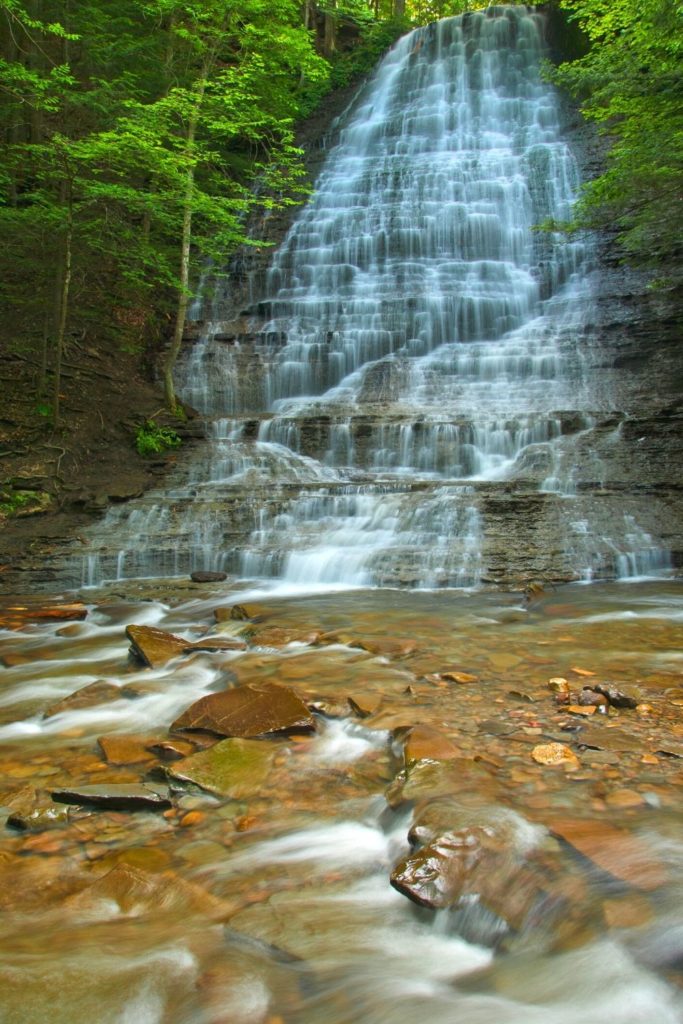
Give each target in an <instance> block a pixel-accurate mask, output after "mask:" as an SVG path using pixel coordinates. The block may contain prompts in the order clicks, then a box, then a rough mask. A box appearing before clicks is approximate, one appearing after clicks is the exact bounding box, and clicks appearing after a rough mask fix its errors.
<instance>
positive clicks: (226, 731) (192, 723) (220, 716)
mask: <svg viewBox="0 0 683 1024" xmlns="http://www.w3.org/2000/svg"><path fill="white" fill-rule="evenodd" d="M314 728H315V719H314V717H313V715H312V714H311V712H310V711H309V710H308V708H307V707H306V705H305V704H304V703H303V701H302V700H300V699H299V698H298V697H297V695H296V694H295V693H294V691H293V690H289V689H287V688H286V687H284V686H266V685H263V686H260V687H256V686H240V687H237V688H236V689H234V690H226V691H225V692H223V693H211V694H209V696H208V697H202V698H201V700H198V701H196V703H194V704H192V706H191V707H189V708H188V709H187V711H185V712H183V714H182V715H181V716H180V718H177V719H176V720H175V722H173V724H172V726H171V729H172V730H179V729H204V730H207V731H208V732H214V733H217V734H218V735H219V736H240V737H243V738H246V737H250V736H251V737H253V736H265V735H267V734H268V733H276V732H284V731H287V730H303V731H311V730H313V729H314Z"/></svg>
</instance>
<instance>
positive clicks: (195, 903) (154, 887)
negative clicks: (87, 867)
mask: <svg viewBox="0 0 683 1024" xmlns="http://www.w3.org/2000/svg"><path fill="white" fill-rule="evenodd" d="M65 903H66V906H67V907H68V908H69V910H71V911H74V910H77V911H86V912H87V911H98V908H99V907H100V906H101V904H102V903H106V904H109V905H111V904H112V903H113V904H115V905H116V906H117V907H118V910H119V912H120V913H121V914H124V915H133V916H135V917H139V916H140V915H142V914H147V913H149V914H154V915H155V916H156V915H158V914H173V915H177V914H178V913H182V914H187V915H193V914H201V915H202V916H205V917H207V918H208V919H209V920H221V919H224V918H225V917H227V916H228V915H229V913H230V912H231V910H232V906H231V905H230V904H227V903H224V902H223V901H221V900H218V899H216V898H215V897H214V896H212V895H211V894H210V893H208V892H206V891H205V890H204V889H202V888H201V887H200V886H198V885H194V884H192V883H191V882H186V881H185V880H184V879H182V878H180V876H178V875H176V874H174V873H173V872H171V871H164V872H163V873H162V874H160V873H157V872H148V871H144V870H142V869H141V868H139V867H135V866H133V865H131V864H117V865H116V867H114V868H112V870H111V871H109V872H108V873H107V874H106V875H104V876H103V877H102V878H98V879H97V881H95V882H93V884H92V885H89V886H88V887H87V888H86V889H83V890H82V891H81V892H79V893H77V894H75V895H73V896H70V897H68V898H67V900H66V901H65Z"/></svg>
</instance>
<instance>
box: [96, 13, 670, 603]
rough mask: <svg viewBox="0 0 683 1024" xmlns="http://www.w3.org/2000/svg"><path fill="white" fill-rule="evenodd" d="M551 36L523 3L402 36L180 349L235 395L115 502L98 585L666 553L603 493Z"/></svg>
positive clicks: (624, 566) (464, 578) (321, 577)
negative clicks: (168, 472)
mask: <svg viewBox="0 0 683 1024" xmlns="http://www.w3.org/2000/svg"><path fill="white" fill-rule="evenodd" d="M543 52H544V48H543V20H542V16H541V15H540V14H538V13H537V12H532V11H530V10H527V9H525V8H521V7H514V8H513V7H491V8H488V9H487V10H485V11H479V12H472V13H469V14H465V15H462V16H460V17H457V18H451V19H447V20H445V21H442V22H439V23H437V24H434V25H430V26H428V27H427V28H424V29H419V30H418V31H416V32H413V33H412V34H410V35H408V36H406V37H405V38H403V39H402V40H400V41H399V43H398V44H397V45H396V46H395V48H394V49H393V50H392V51H391V52H390V53H389V54H388V55H387V57H386V58H385V59H384V61H383V62H382V63H381V65H380V66H379V68H378V70H377V72H376V74H375V76H374V78H373V79H372V81H371V82H370V83H369V84H368V85H367V86H366V87H365V88H364V89H363V90H362V91H361V93H360V94H359V96H358V97H357V99H356V101H355V103H354V105H353V107H352V109H351V111H350V112H349V114H348V116H347V118H346V122H345V124H344V127H343V128H342V130H341V132H340V134H339V140H338V142H337V144H336V146H335V147H334V149H333V150H332V151H331V152H330V153H329V155H328V159H327V161H326V164H325V166H324V169H323V171H322V174H321V175H320V178H319V180H318V182H317V186H316V190H315V194H314V196H313V197H312V199H311V201H310V202H309V203H308V205H307V206H306V207H305V209H304V210H303V211H302V212H301V214H300V216H299V217H298V219H297V220H296V222H295V224H294V225H293V227H292V228H291V230H290V232H289V234H288V236H287V238H286V239H285V241H284V243H283V244H282V246H281V247H280V249H279V251H278V252H277V253H276V254H275V258H274V260H273V263H272V266H271V269H270V271H269V273H268V277H267V283H266V288H265V292H264V293H263V294H260V293H259V294H254V295H253V297H252V298H253V301H252V303H251V306H250V307H249V309H248V310H246V311H243V313H242V319H243V320H244V318H245V317H248V318H250V321H251V322H250V328H249V334H248V335H246V336H243V340H242V341H240V339H239V337H238V339H237V341H236V343H233V344H232V345H228V344H226V343H225V340H224V339H225V332H224V331H222V330H221V328H222V326H224V325H222V324H221V322H220V321H217V320H214V321H213V322H212V323H211V324H210V325H209V327H208V329H207V331H206V334H205V337H204V338H203V340H202V341H201V342H200V343H199V344H197V345H196V346H194V348H193V350H192V352H191V353H190V355H189V356H188V357H187V359H186V361H185V364H184V367H183V368H181V372H182V373H183V381H181V393H182V394H183V397H184V398H185V399H186V400H187V401H188V402H189V403H190V404H192V405H194V406H195V407H197V408H198V409H199V410H200V411H201V412H202V413H204V414H207V415H209V416H213V417H220V418H217V419H216V421H215V424H214V426H213V428H212V440H211V443H210V444H209V445H208V449H209V452H208V455H207V457H206V458H204V459H202V458H199V459H195V461H194V463H193V465H192V466H191V467H190V468H189V470H186V475H185V477H184V478H183V479H182V480H181V479H179V480H178V481H177V482H176V484H175V486H174V488H173V489H172V491H171V493H170V494H167V495H166V497H165V498H164V505H163V508H159V509H156V508H155V507H154V506H152V508H149V499H147V500H146V506H145V510H143V511H142V512H139V511H137V510H131V509H128V510H123V511H118V512H117V513H116V514H115V515H113V516H110V524H109V525H110V526H111V530H108V531H107V534H108V540H107V543H108V545H109V551H106V550H102V551H101V552H100V553H99V554H98V555H96V556H91V558H90V561H89V570H88V572H89V581H94V579H95V578H97V577H101V576H111V575H112V574H117V575H121V574H123V575H126V576H134V575H150V574H169V573H170V574H173V573H180V572H184V571H187V570H188V569H194V568H211V569H215V568H224V569H227V570H228V571H230V572H233V573H236V574H240V575H248V576H256V577H264V576H265V577H273V576H275V577H284V578H286V579H290V580H293V581H305V582H309V583H310V582H315V581H318V582H324V583H363V584H365V583H373V584H383V583H384V584H402V585H422V586H432V585H450V586H454V585H455V586H459V585H471V584H475V583H477V582H478V581H479V580H480V579H485V580H486V579H491V580H492V581H494V582H510V581H511V580H513V579H518V578H519V577H520V576H524V575H525V574H526V575H529V574H531V575H533V574H534V573H536V572H539V573H541V574H545V575H547V576H551V577H553V578H556V579H571V578H576V577H577V576H580V575H582V574H583V575H586V574H590V573H592V572H602V573H604V574H607V575H619V574H623V571H624V570H626V571H627V572H628V571H629V570H630V568H632V567H634V566H635V567H637V568H642V567H643V566H644V565H645V564H646V563H647V564H648V565H649V566H654V565H657V566H658V567H661V566H662V565H665V564H666V563H667V556H666V553H665V552H664V551H663V550H662V549H661V547H660V546H659V545H658V544H657V542H656V541H655V540H653V538H652V534H653V533H656V529H655V528H654V527H653V524H652V523H651V522H649V521H648V522H647V523H645V524H641V523H640V522H638V521H636V519H634V518H633V517H631V519H632V522H631V523H630V525H629V528H628V529H627V530H625V531H624V530H617V531H616V533H614V531H613V532H612V533H610V529H612V528H613V524H614V507H613V505H610V504H609V502H608V503H607V504H605V503H603V506H599V507H598V504H596V501H595V498H594V492H595V491H596V487H597V485H596V481H595V475H594V467H593V462H594V458H593V456H594V451H593V448H594V438H595V435H594V428H595V426H596V423H598V422H599V416H600V411H601V410H602V412H603V414H604V412H605V411H606V410H609V409H610V408H611V401H612V399H611V397H610V396H609V394H605V393H604V390H605V389H604V388H603V389H602V390H601V391H599V390H598V388H597V387H596V382H595V380H594V379H593V375H592V374H590V373H587V372H586V371H585V369H584V353H585V350H586V348H587V346H588V345H589V341H588V340H587V333H588V332H587V326H586V325H587V324H588V322H589V319H590V310H591V273H590V270H591V256H590V252H589V251H587V248H586V245H585V243H584V241H582V240H577V239H576V238H571V237H567V236H563V235H560V234H556V233H549V232H542V231H535V230H534V226H535V225H538V224H540V223H542V222H543V221H545V220H548V219H549V218H551V219H554V220H558V221H562V220H566V219H567V218H568V216H569V214H570V211H571V207H572V203H573V201H574V198H575V195H576V190H577V187H578V184H579V174H578V170H577V165H576V161H575V159H574V156H573V155H572V152H571V150H570V148H569V146H568V145H567V143H566V141H564V140H563V137H562V133H561V125H560V120H561V119H560V107H559V103H558V99H557V97H556V95H555V93H554V91H553V89H552V88H551V87H550V86H549V85H548V84H546V83H545V82H544V81H543V80H542V78H541V75H540V68H539V66H540V61H541V58H542V57H543ZM245 338H248V339H249V340H248V341H247V340H244V339H245ZM226 416H229V417H230V419H227V420H226V419H225V418H224V417H226ZM188 474H189V481H188ZM582 484H585V485H586V486H585V488H584V490H585V494H583V495H582V494H581V493H579V492H580V490H581V486H582ZM598 484H599V486H600V487H602V489H603V490H604V480H600V481H598ZM511 496H512V497H511ZM520 496H521V497H522V498H524V501H523V502H522V505H520V500H521V499H520ZM152 500H153V499H152ZM616 500H617V507H619V506H620V501H619V499H616ZM520 509H521V511H520ZM620 514H621V517H622V518H623V514H624V513H623V509H621V511H620ZM136 516H137V517H138V519H139V518H140V516H142V517H143V518H144V520H145V523H144V528H145V536H146V543H145V547H144V550H143V549H141V545H140V543H139V539H138V534H136V531H135V526H136ZM577 524H579V525H578V526H577ZM511 532H514V534H515V538H514V541H511V536H510V534H511ZM639 536H640V537H644V538H645V543H646V549H643V552H640V550H639V549H638V550H636V549H634V550H631V549H629V550H626V546H625V545H627V544H628V543H630V542H631V541H635V540H637V538H638V537H639ZM115 544H118V551H116V552H115V551H114V550H113V549H112V545H115ZM510 548H514V549H515V550H514V551H512V552H510ZM645 552H647V554H646V553H645ZM653 552H654V555H653V554H652V553H653ZM544 559H545V562H544Z"/></svg>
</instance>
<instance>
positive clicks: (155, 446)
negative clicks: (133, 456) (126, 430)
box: [135, 420, 182, 455]
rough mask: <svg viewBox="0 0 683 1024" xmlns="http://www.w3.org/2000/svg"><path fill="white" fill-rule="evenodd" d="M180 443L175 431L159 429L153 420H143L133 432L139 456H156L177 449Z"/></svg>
mask: <svg viewBox="0 0 683 1024" xmlns="http://www.w3.org/2000/svg"><path fill="white" fill-rule="evenodd" d="M181 443H182V442H181V440H180V438H179V437H178V435H177V434H176V432H175V430H172V429H171V428H170V427H160V426H158V424H157V423H156V421H155V420H145V421H144V423H141V424H140V426H139V427H138V429H137V430H136V431H135V447H136V449H137V451H138V454H139V455H158V454H159V453H160V452H164V451H166V450H167V449H168V448H178V447H179V446H180V445H181Z"/></svg>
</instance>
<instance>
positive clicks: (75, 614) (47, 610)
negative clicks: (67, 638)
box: [0, 600, 88, 629]
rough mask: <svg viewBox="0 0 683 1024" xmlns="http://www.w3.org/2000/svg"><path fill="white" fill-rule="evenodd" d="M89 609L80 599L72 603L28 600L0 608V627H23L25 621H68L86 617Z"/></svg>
mask: <svg viewBox="0 0 683 1024" xmlns="http://www.w3.org/2000/svg"><path fill="white" fill-rule="evenodd" d="M87 614H88V609H87V607H86V606H85V605H84V604H81V602H80V601H77V602H74V603H72V604H49V605H41V604H36V603H33V602H31V601H30V600H27V601H26V602H25V603H24V602H23V601H22V602H17V603H16V604H8V605H3V606H2V607H1V608H0V627H1V628H3V629H21V627H22V626H23V625H24V623H25V622H60V621H61V622H68V621H69V620H74V619H84V618H85V617H86V615H87Z"/></svg>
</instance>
